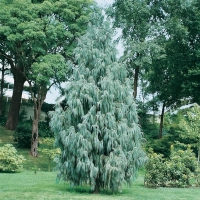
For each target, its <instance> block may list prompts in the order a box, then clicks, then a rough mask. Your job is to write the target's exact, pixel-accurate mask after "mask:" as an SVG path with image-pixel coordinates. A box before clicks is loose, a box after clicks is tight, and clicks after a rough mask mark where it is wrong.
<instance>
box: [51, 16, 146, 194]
mask: <svg viewBox="0 0 200 200" xmlns="http://www.w3.org/2000/svg"><path fill="white" fill-rule="evenodd" d="M113 34H114V31H113V29H112V28H111V24H110V22H109V21H108V20H105V19H104V16H103V15H102V14H99V13H96V14H93V15H92V17H91V21H90V23H89V25H88V30H87V32H86V34H85V35H84V36H82V37H81V38H80V39H79V41H78V46H77V48H76V49H75V51H74V54H75V58H76V64H72V63H70V64H69V65H70V68H71V70H72V71H73V72H72V76H71V78H70V81H69V82H68V83H67V86H66V89H65V95H64V97H62V98H61V99H64V100H65V103H66V106H65V107H63V106H61V105H60V102H58V103H57V105H56V109H55V112H53V113H52V119H51V122H50V126H51V128H52V130H53V132H54V134H55V139H56V145H57V146H58V147H60V148H61V152H62V153H61V157H60V160H59V161H58V165H57V166H58V169H59V176H60V178H63V179H64V180H69V181H70V182H71V183H72V184H73V185H80V184H82V183H88V184H90V185H91V188H92V189H94V190H95V191H96V192H98V191H99V189H106V190H112V191H119V190H121V186H122V184H123V183H124V182H130V181H131V180H132V179H133V178H134V176H135V173H136V171H137V169H138V167H139V166H142V165H143V163H144V162H145V159H146V155H145V153H144V151H143V150H142V147H141V142H142V140H143V138H142V133H141V129H140V127H139V125H138V116H137V110H136V104H135V102H134V98H133V91H132V81H131V80H130V79H129V78H128V72H127V70H126V67H125V65H124V64H122V63H120V62H117V59H116V53H117V51H116V48H115V45H114V43H113Z"/></svg>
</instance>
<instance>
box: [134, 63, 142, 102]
mask: <svg viewBox="0 0 200 200" xmlns="http://www.w3.org/2000/svg"><path fill="white" fill-rule="evenodd" d="M139 70H140V67H136V68H135V75H134V94H133V96H134V98H135V99H136V97H137V87H138V77H139Z"/></svg>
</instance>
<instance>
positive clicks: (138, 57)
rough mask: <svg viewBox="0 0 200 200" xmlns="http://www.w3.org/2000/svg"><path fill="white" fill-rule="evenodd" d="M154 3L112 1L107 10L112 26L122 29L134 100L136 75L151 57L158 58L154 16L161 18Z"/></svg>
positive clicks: (136, 82) (158, 49)
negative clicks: (131, 76)
mask: <svg viewBox="0 0 200 200" xmlns="http://www.w3.org/2000/svg"><path fill="white" fill-rule="evenodd" d="M159 5H160V2H159V1H157V0H154V1H149V0H142V1H137V0H133V1H132V0H127V1H123V0H115V1H114V3H113V4H112V6H111V7H110V8H109V9H108V14H109V15H111V16H112V17H113V19H114V26H115V27H117V28H120V29H122V39H123V44H124V48H125V51H124V58H123V60H124V61H125V62H126V63H127V65H128V66H129V68H130V72H132V74H133V76H134V98H136V97H137V93H138V92H137V88H138V82H139V76H142V73H144V70H145V69H146V68H147V67H148V65H149V64H151V55H153V56H154V57H158V56H159V52H160V51H161V48H160V47H159V46H158V44H156V42H155V41H154V37H155V34H156V31H155V30H156V28H157V26H158V22H157V15H161V16H162V12H161V11H160V7H159Z"/></svg>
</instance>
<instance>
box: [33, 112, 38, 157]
mask: <svg viewBox="0 0 200 200" xmlns="http://www.w3.org/2000/svg"><path fill="white" fill-rule="evenodd" d="M36 112H37V113H38V111H36ZM38 123H39V119H38V114H37V116H34V120H33V126H32V138H31V155H32V156H33V157H37V156H38V151H37V149H38Z"/></svg>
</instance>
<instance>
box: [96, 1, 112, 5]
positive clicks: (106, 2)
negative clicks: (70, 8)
mask: <svg viewBox="0 0 200 200" xmlns="http://www.w3.org/2000/svg"><path fill="white" fill-rule="evenodd" d="M95 1H96V2H97V3H98V4H99V5H100V6H106V5H108V4H111V3H113V2H114V0H95Z"/></svg>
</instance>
